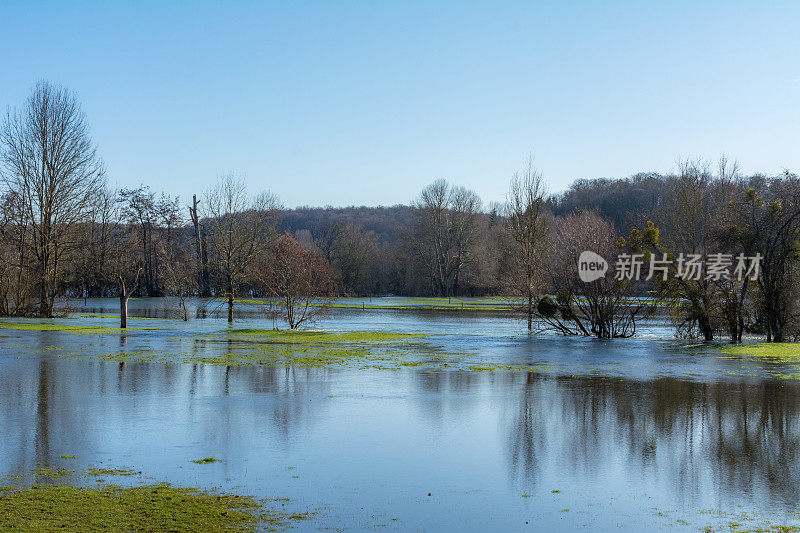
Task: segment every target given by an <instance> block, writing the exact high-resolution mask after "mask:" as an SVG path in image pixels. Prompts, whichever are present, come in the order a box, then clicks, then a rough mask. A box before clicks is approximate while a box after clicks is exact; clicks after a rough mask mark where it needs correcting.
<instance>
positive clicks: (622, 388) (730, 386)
mask: <svg viewBox="0 0 800 533" xmlns="http://www.w3.org/2000/svg"><path fill="white" fill-rule="evenodd" d="M114 303H115V302H114V301H105V302H104V305H107V306H108V308H107V309H104V310H100V309H102V306H101V305H96V306H95V307H93V309H98V310H97V312H104V313H110V312H113V309H114V307H113V305H114ZM131 303H132V305H131V308H132V314H137V312H138V311H139V310H140V307H139V306H142V305H145V304H146V301H142V300H138V301H132V302H131ZM90 307H91V306H90ZM151 311H152V310H151ZM154 312H155V311H154ZM96 322H97V320H95V319H92V323H96ZM108 322H109V324H108V325H112V324H113V320H111V319H108ZM141 322H146V321H139V322H137V323H135V324H133V326H138V325H140V323H141ZM154 322H155V325H154V327H155V326H157V327H162V328H166V329H163V330H158V331H155V332H153V334H152V335H150V336H149V337H148V339H149V340H148V341H147V342H151V343H155V344H156V345H160V346H161V348H158V347H156V348H158V349H162V348H163V349H165V350H169V349H181V350H183V349H186V348H187V346H189V344H190V343H192V342H194V341H193V340H192V335H193V334H194V333H203V332H212V331H220V330H223V329H224V328H225V327H226V325H225V324H224V323H223V322H219V321H216V320H214V321H209V320H195V321H192V322H189V323H188V324H184V323H180V322H172V321H154ZM245 322H246V321H245ZM70 323H81V322H80V319H73V320H71V321H70ZM256 323H257V322H253V324H256ZM148 325H149V324H148ZM319 326H320V327H324V328H327V329H390V330H394V331H415V332H416V331H422V332H430V333H437V334H438V336H437V337H436V338H435V342H436V343H437V344H439V345H441V346H442V347H444V348H445V349H448V348H453V349H460V350H469V351H472V352H475V353H477V354H479V356H480V357H482V358H494V359H496V360H497V361H498V362H502V363H504V364H506V363H512V364H517V363H520V362H523V361H527V362H529V363H533V362H544V363H549V364H551V366H552V368H553V370H552V371H550V372H544V373H540V374H534V373H527V372H460V371H443V372H442V371H436V372H431V371H428V370H425V369H424V367H418V368H404V369H402V370H400V371H379V370H350V369H341V368H334V369H319V368H311V369H285V368H273V367H266V366H257V367H231V368H225V367H211V366H202V365H189V364H183V365H163V364H160V363H149V364H148V363H138V364H133V363H127V364H121V363H117V362H110V361H98V360H86V361H75V360H71V359H66V358H58V357H49V356H41V357H31V356H27V355H24V356H20V355H18V354H20V353H22V352H26V351H29V350H32V349H34V348H36V349H40V350H42V349H43V353H46V352H47V350H46V348H47V346H49V345H58V346H62V347H65V349H66V350H69V349H71V348H70V347H69V345H70V344H74V346H73V347H74V348H76V347H78V346H80V347H87V346H88V348H87V349H90V350H91V349H94V346H93V343H96V344H97V349H98V351H99V352H103V353H105V352H107V351H108V350H110V349H112V346H116V348H114V349H117V350H118V349H120V339H119V338H118V337H114V336H108V337H92V336H87V335H71V334H63V333H58V332H34V331H28V332H20V331H12V330H5V331H3V333H4V334H8V335H10V336H9V337H4V338H0V354H2V357H0V402H2V403H1V404H0V472H2V473H9V472H21V471H25V470H29V469H31V468H33V467H34V466H35V464H36V463H37V462H40V463H43V464H45V465H50V466H67V467H80V466H85V465H88V464H96V463H99V462H100V461H104V464H110V465H114V466H131V467H135V468H136V469H137V470H142V471H143V472H145V473H148V474H150V475H153V476H154V477H155V478H156V479H164V480H169V481H172V482H177V483H186V484H193V485H194V484H200V485H206V486H207V485H212V486H222V487H224V488H226V489H236V490H239V491H242V492H246V493H253V494H256V495H259V496H266V497H284V496H285V497H289V498H292V499H293V500H295V501H294V502H293V504H292V505H294V506H296V507H298V508H301V509H302V508H305V507H318V506H329V507H330V509H329V510H326V511H324V516H325V518H324V519H323V520H324V523H325V524H327V525H331V526H351V527H356V528H365V527H368V526H371V525H379V524H387V525H388V526H389V527H390V528H400V529H403V530H415V529H417V528H421V529H427V530H433V531H436V530H441V529H447V528H450V529H458V530H464V529H472V530H487V529H492V530H508V529H525V528H526V526H525V521H529V522H530V524H529V525H528V526H527V527H532V526H534V525H536V526H538V527H545V528H548V529H554V528H555V529H570V528H573V527H577V526H580V525H584V524H585V525H588V526H590V527H594V528H601V529H609V528H615V527H616V526H618V525H622V526H625V527H626V528H627V529H630V530H642V528H643V527H652V526H664V527H666V526H675V527H680V526H681V524H679V523H678V522H676V520H677V519H683V520H686V521H688V522H689V523H690V525H691V526H693V527H695V528H696V527H697V526H698V525H699V526H702V525H706V524H710V525H715V524H718V523H719V522H720V520H721V519H720V518H719V517H714V516H710V515H707V514H699V513H698V511H699V510H701V509H709V508H710V509H720V510H723V511H729V512H734V513H736V512H740V511H742V510H746V511H755V512H757V513H759V514H762V515H763V513H768V512H770V511H774V512H776V513H778V515H779V516H780V515H782V514H783V513H785V512H788V511H790V510H795V509H796V508H797V505H798V493H797V487H798V482H800V479H798V477H800V464H798V438H800V432H799V431H798V428H797V423H796V421H797V419H798V412H800V384H798V383H797V382H795V381H777V380H773V379H770V378H769V376H767V375H766V374H765V373H764V370H763V369H761V368H760V367H759V366H758V365H756V364H753V363H742V362H741V361H736V360H728V359H718V358H716V357H713V356H709V355H706V356H704V355H701V354H694V355H693V354H692V353H691V350H686V349H679V348H677V347H676V344H677V341H674V340H670V339H668V338H666V337H665V338H662V339H632V340H621V341H613V342H603V341H594V340H584V339H563V338H560V337H555V336H547V337H537V338H533V339H529V338H527V336H525V335H520V334H519V332H520V327H521V323H519V322H517V321H514V320H509V319H507V318H504V317H477V316H472V317H468V318H465V317H463V316H459V315H458V314H451V315H449V316H448V315H432V314H430V313H429V314H427V315H426V314H424V313H409V312H406V311H403V312H391V311H381V312H375V311H373V312H366V313H362V312H355V311H337V312H336V313H335V314H334V315H333V316H332V317H330V318H328V319H326V321H325V322H324V323H322V324H320V325H319ZM177 327H180V328H183V329H184V332H183V333H181V332H178V331H177V330H176V328H177ZM187 327H188V328H189V330H190V331H189V333H186V332H185V330H186V328H187ZM144 337H145V335H144V334H133V335H131V337H129V338H128V339H127V342H126V343H125V345H124V346H123V347H122V349H125V350H128V349H131V350H135V349H137V347H141V345H143V344H144V342H145V341H144V340H143V338H144ZM718 368H723V369H727V370H726V371H723V372H721V371H719V370H718ZM653 370H655V372H653ZM687 372H690V374H686V373H687ZM728 372H733V373H732V374H729V373H728ZM596 374H602V376H601V375H596ZM665 376H666V377H665ZM64 454H69V455H76V456H78V459H77V460H65V459H61V458H60V456H61V455H64ZM206 456H214V457H218V458H220V459H222V460H223V462H221V463H215V464H211V465H195V464H192V463H190V462H189V461H190V460H191V459H197V458H200V457H206ZM555 489H557V490H559V491H560V492H558V493H552V492H551V491H552V490H555ZM429 492H430V493H431V496H430V497H429V496H428V495H427V494H428V493H429ZM522 494H529V495H530V497H522ZM738 505H742V506H743V507H741V508H739V507H737V506H738ZM566 508H569V509H570V510H569V511H568V512H566V511H565V512H561V510H562V509H566ZM658 513H663V514H665V515H666V517H665V516H659V514H658ZM373 515H374V516H373ZM392 518H397V520H396V521H393V520H392ZM728 521H730V520H728ZM737 521H740V522H741V520H737ZM725 523H727V521H726V522H725ZM317 525H318V524H311V523H308V524H302V527H306V528H316V526H317ZM746 525H747V522H743V526H746ZM687 527H688V526H687Z"/></svg>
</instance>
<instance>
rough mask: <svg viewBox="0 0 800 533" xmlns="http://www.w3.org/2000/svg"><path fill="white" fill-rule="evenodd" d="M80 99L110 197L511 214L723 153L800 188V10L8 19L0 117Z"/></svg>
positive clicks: (295, 12)
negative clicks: (533, 170) (519, 202)
mask: <svg viewBox="0 0 800 533" xmlns="http://www.w3.org/2000/svg"><path fill="white" fill-rule="evenodd" d="M40 78H45V79H47V80H50V81H52V82H55V83H59V84H62V85H65V86H67V87H69V88H71V89H73V90H75V91H76V92H77V93H78V95H79V98H80V100H81V101H82V103H83V106H84V110H85V111H86V113H87V115H88V118H89V122H90V124H91V127H92V134H93V136H94V139H95V140H96V142H97V144H98V145H99V148H100V152H101V155H102V156H103V158H104V159H105V161H106V163H107V166H108V170H109V177H110V180H111V181H112V183H116V184H119V185H123V186H130V185H135V184H138V183H144V184H147V185H150V186H152V187H153V188H155V189H157V190H161V189H163V190H165V191H166V192H168V193H170V194H179V195H181V197H182V198H184V199H186V198H190V197H191V194H192V193H193V192H201V191H202V190H203V189H205V188H207V187H208V186H209V185H211V184H212V183H213V182H214V181H215V179H216V176H217V175H218V174H220V173H222V172H225V171H235V172H237V173H240V174H242V175H244V176H246V178H247V181H248V183H249V185H250V188H251V189H252V190H253V191H256V190H257V189H270V190H272V191H273V192H275V193H277V194H278V195H279V196H280V198H281V200H282V201H283V203H284V204H285V205H286V206H287V207H293V206H297V205H334V206H341V205H352V204H355V205H380V204H383V205H391V204H396V203H408V202H410V201H411V200H412V199H413V198H414V197H415V196H417V194H418V193H419V191H420V190H421V188H422V187H423V186H425V185H426V184H427V183H429V182H430V181H432V180H434V179H436V178H440V177H443V178H447V179H449V180H451V181H453V182H455V183H459V184H463V185H466V186H468V187H470V188H473V189H474V190H475V191H476V192H478V193H479V194H480V196H481V197H482V198H483V200H484V202H487V203H488V202H491V201H499V200H502V199H503V197H504V195H505V191H506V189H507V185H508V179H509V177H510V175H511V173H512V172H513V171H514V170H515V169H518V168H520V167H521V166H522V164H523V161H524V159H525V158H526V157H527V154H528V153H533V154H534V157H535V161H536V164H537V166H538V167H539V168H540V169H541V170H542V171H543V173H544V175H545V178H546V179H547V181H548V183H549V187H550V190H551V191H559V190H563V189H564V188H566V186H567V185H568V184H569V183H570V182H571V181H573V180H574V179H576V178H595V177H603V176H605V177H624V176H628V175H631V174H633V173H636V172H639V171H650V170H655V171H669V170H670V169H672V168H674V166H675V161H676V160H677V159H678V158H683V157H703V158H709V159H713V158H716V157H718V156H719V154H720V153H722V152H725V153H727V154H729V155H730V156H731V157H734V158H737V159H738V160H739V161H740V163H741V165H742V168H743V170H745V171H748V172H750V171H757V170H758V171H764V172H768V173H775V172H779V171H781V170H782V169H784V168H789V169H790V170H794V171H800V2H798V1H796V0H795V1H791V2H763V1H758V2H734V1H724V2H694V1H693V2H677V1H673V2H668V1H663V0H662V1H658V2H632V1H611V0H607V1H597V2H566V1H553V2H510V3H505V2H497V1H486V2H474V1H473V2H433V1H429V2H423V1H417V2H410V1H409V2H402V3H401V2H386V1H370V2H345V1H330V2H299V1H293V2H288V1H287V2H282V3H270V2H253V3H240V2H230V1H227V2H222V1H220V2H218V3H210V2H192V3H188V2H187V3H180V2H172V3H169V4H166V5H164V4H162V3H156V2H153V3H146V2H136V3H134V2H130V3H128V4H124V3H121V2H100V1H98V2H86V3H84V2H66V1H59V2H51V3H37V2H29V1H25V2H9V1H7V0H0V106H2V107H3V108H5V107H6V106H16V105H19V104H20V103H22V101H23V100H24V98H25V97H26V95H27V94H28V93H29V91H30V89H31V88H32V86H33V85H34V83H35V82H36V80H37V79H40Z"/></svg>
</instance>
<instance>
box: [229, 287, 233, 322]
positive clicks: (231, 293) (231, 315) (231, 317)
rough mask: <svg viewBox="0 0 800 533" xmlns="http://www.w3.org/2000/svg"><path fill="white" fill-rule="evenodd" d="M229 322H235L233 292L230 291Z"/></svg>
mask: <svg viewBox="0 0 800 533" xmlns="http://www.w3.org/2000/svg"><path fill="white" fill-rule="evenodd" d="M228 323H230V324H232V323H233V292H229V293H228Z"/></svg>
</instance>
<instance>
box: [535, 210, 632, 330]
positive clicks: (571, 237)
mask: <svg viewBox="0 0 800 533" xmlns="http://www.w3.org/2000/svg"><path fill="white" fill-rule="evenodd" d="M554 234H555V242H554V245H553V254H552V256H551V257H550V258H549V264H548V273H549V277H550V286H551V287H552V288H553V289H554V291H555V299H553V298H550V297H547V296H546V297H543V298H540V299H539V300H538V302H537V315H538V316H539V317H541V318H542V320H543V321H544V322H545V324H547V325H548V327H549V328H550V329H553V330H555V331H557V332H559V333H561V334H563V335H584V336H588V337H598V338H608V339H612V338H619V337H632V336H633V335H634V334H635V333H636V322H637V321H638V320H639V319H640V318H642V317H643V316H644V315H645V313H646V311H647V307H648V306H647V302H646V301H645V299H642V298H638V295H639V292H640V291H639V290H638V289H639V282H638V281H637V278H638V275H637V272H636V271H635V268H636V267H635V263H634V262H633V261H632V262H631V267H632V269H631V270H628V271H627V272H626V273H625V275H624V276H622V277H618V276H617V274H618V272H616V273H612V272H610V271H609V272H606V273H605V275H603V276H601V277H599V278H598V279H596V280H594V281H590V282H587V281H584V280H582V279H581V278H580V276H579V271H578V261H579V259H580V257H581V254H582V253H583V252H586V251H589V252H593V253H594V254H596V255H597V256H599V257H600V258H602V260H603V261H605V264H606V265H607V266H608V265H615V264H616V257H617V255H618V254H620V253H622V252H625V251H626V249H625V248H624V246H623V243H622V241H621V240H620V239H617V237H616V233H615V230H614V225H613V224H612V223H611V222H610V221H608V220H606V219H604V218H602V217H600V216H599V215H597V214H596V213H593V212H590V211H578V212H575V213H573V214H571V215H568V216H566V217H563V218H560V219H558V220H557V222H556V227H555V230H554ZM631 255H632V254H628V256H629V257H630V256H631ZM598 261H599V260H598Z"/></svg>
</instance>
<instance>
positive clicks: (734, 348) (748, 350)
mask: <svg viewBox="0 0 800 533" xmlns="http://www.w3.org/2000/svg"><path fill="white" fill-rule="evenodd" d="M722 351H723V353H726V354H728V355H735V356H746V357H760V358H763V359H768V360H770V361H772V362H775V363H800V344H798V343H790V342H759V343H746V344H733V345H730V346H724V347H723V348H722Z"/></svg>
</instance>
